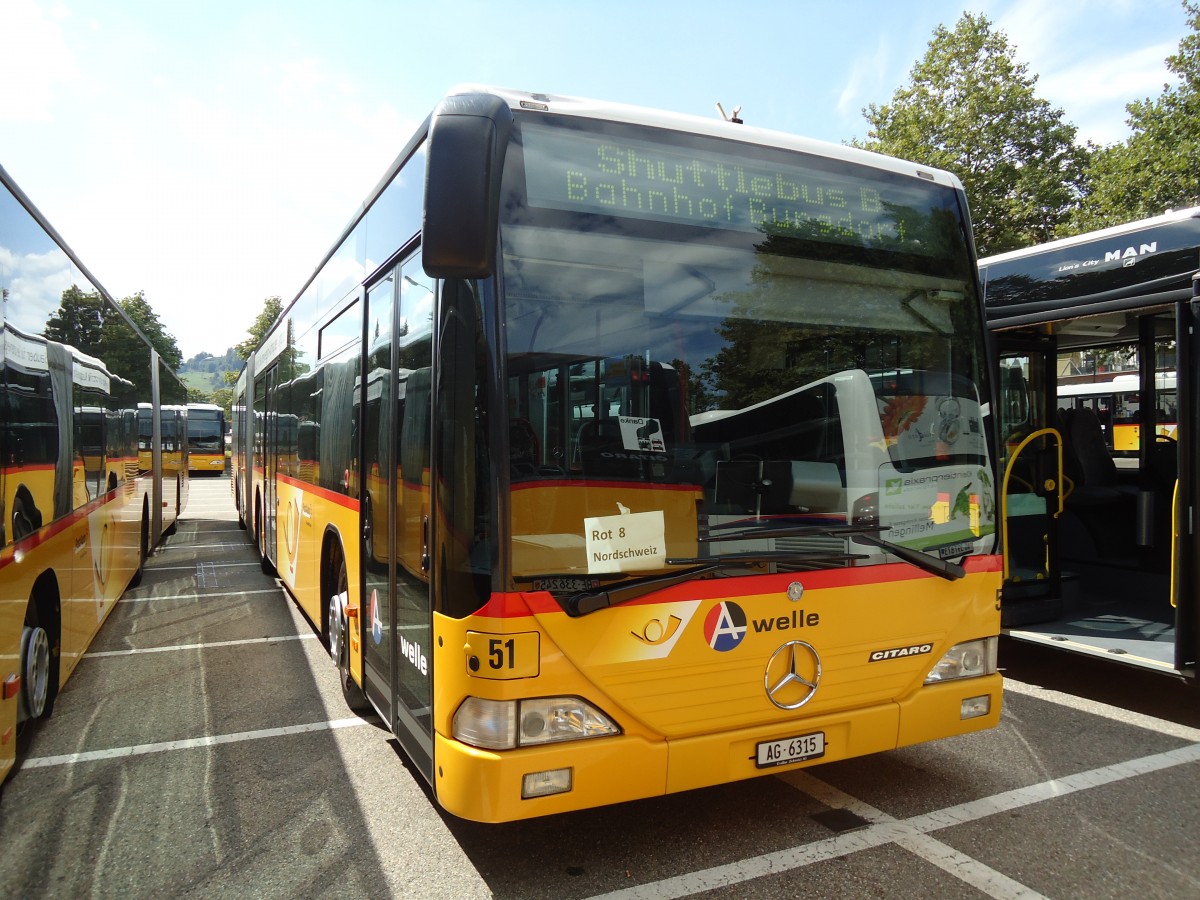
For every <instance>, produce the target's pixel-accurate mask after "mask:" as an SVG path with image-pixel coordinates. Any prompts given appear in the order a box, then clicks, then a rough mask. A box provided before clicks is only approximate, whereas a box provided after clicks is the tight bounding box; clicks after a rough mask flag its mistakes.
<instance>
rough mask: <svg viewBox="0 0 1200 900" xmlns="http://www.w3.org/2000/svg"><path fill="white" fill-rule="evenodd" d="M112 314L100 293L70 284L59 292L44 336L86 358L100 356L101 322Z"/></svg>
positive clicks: (102, 332)
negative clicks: (57, 304)
mask: <svg viewBox="0 0 1200 900" xmlns="http://www.w3.org/2000/svg"><path fill="white" fill-rule="evenodd" d="M111 315H112V310H111V308H110V307H109V306H107V305H106V304H105V302H104V298H103V297H101V296H100V292H99V291H94V290H93V291H84V290H81V289H80V288H79V286H78V285H74V284H73V285H71V286H70V287H69V288H67V289H66V290H65V291H63V292H62V300H61V302H60V303H59V306H58V309H57V310H55V312H54V314H53V315H51V316H50V318H49V319H47V320H46V337H48V338H50V339H51V340H53V341H58V342H59V343H61V344H68V345H70V346H72V347H74V348H75V349H76V350H80V351H82V352H83V353H87V354H88V355H89V356H100V355H101V354H102V350H101V348H102V346H103V342H104V338H103V335H104V323H105V320H106V318H107V317H108V316H111Z"/></svg>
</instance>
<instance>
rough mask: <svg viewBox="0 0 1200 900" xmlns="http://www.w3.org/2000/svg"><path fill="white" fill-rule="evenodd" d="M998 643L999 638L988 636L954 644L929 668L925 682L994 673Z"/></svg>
mask: <svg viewBox="0 0 1200 900" xmlns="http://www.w3.org/2000/svg"><path fill="white" fill-rule="evenodd" d="M999 643H1000V641H999V638H995V637H989V638H979V639H978V640H974V641H964V642H963V643H961V644H955V645H954V646H953V647H951V648H950V649H949V650H947V651H946V655H945V656H943V657H942V658H941V659H939V660H938V661H937V665H935V666H934V667H933V669H931V670H930V672H929V675H928V676H926V678H925V683H926V684H934V683H936V682H939V681H951V680H953V679H955V678H977V677H978V676H980V675H994V674H996V649H997V647H998V646H999Z"/></svg>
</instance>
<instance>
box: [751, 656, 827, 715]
mask: <svg viewBox="0 0 1200 900" xmlns="http://www.w3.org/2000/svg"><path fill="white" fill-rule="evenodd" d="M820 682H821V657H820V655H819V654H818V653H817V651H816V650H815V649H814V648H813V646H812V644H806V643H805V642H804V641H788V642H787V643H786V644H784V645H782V646H781V647H780V648H779V649H778V650H776V651H775V652H774V653H772V654H771V658H770V659H769V660H767V668H766V672H765V673H764V675H763V687H765V688H766V690H767V699H769V700H770V701H771V702H772V703H774V704H775V705H776V706H778V707H779V708H780V709H799V708H800V707H801V706H803V705H804V704H805V703H807V702H808V701H809V700H811V699H812V698H813V695H814V694H816V692H817V685H818V684H820Z"/></svg>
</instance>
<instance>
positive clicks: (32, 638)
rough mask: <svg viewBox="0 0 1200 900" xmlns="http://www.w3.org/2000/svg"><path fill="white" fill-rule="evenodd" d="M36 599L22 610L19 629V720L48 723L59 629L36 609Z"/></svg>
mask: <svg viewBox="0 0 1200 900" xmlns="http://www.w3.org/2000/svg"><path fill="white" fill-rule="evenodd" d="M39 595H40V592H38V590H37V588H36V587H35V595H34V596H33V597H31V598H30V599H29V603H28V605H27V606H26V607H25V624H24V627H23V628H22V629H21V646H20V667H21V668H20V672H21V695H20V696H21V703H20V715H19V716H18V720H21V719H23V720H24V721H26V722H29V721H33V720H36V719H48V718H50V714H51V713H52V712H53V711H54V701H55V699H56V697H57V695H58V640H59V635H58V628H57V627H56V626H55V624H54V622H53V616H52V615H50V614H49V611H47V610H42V609H39V606H38V602H37V597H38V596H39Z"/></svg>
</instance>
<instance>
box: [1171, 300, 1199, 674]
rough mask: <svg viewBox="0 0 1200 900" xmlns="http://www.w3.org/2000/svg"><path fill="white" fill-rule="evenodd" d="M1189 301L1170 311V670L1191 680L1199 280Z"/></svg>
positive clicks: (1195, 610) (1195, 608) (1195, 611)
mask: <svg viewBox="0 0 1200 900" xmlns="http://www.w3.org/2000/svg"><path fill="white" fill-rule="evenodd" d="M1192 285H1193V291H1194V297H1193V299H1192V301H1191V302H1190V303H1180V304H1178V306H1177V308H1176V323H1175V333H1176V335H1177V338H1178V339H1177V342H1176V347H1177V350H1178V353H1177V357H1176V363H1175V364H1176V374H1175V379H1176V382H1175V383H1176V396H1175V400H1176V409H1175V412H1176V414H1177V416H1178V418H1177V427H1176V429H1175V435H1174V437H1175V441H1176V447H1175V451H1176V459H1177V461H1178V470H1177V480H1176V483H1175V490H1174V491H1173V497H1172V510H1171V562H1170V565H1171V582H1170V583H1171V605H1172V606H1173V607H1174V608H1175V660H1174V662H1175V669H1176V671H1179V672H1183V673H1184V674H1186V675H1188V676H1189V678H1191V679H1193V680H1194V679H1195V678H1196V675H1197V672H1196V668H1197V662H1198V659H1197V658H1198V657H1200V598H1198V597H1197V592H1198V591H1200V548H1197V540H1198V537H1197V528H1196V525H1195V524H1194V522H1195V518H1196V496H1197V486H1198V485H1200V451H1198V448H1197V441H1198V440H1200V280H1195V279H1194V280H1193V282H1192Z"/></svg>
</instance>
